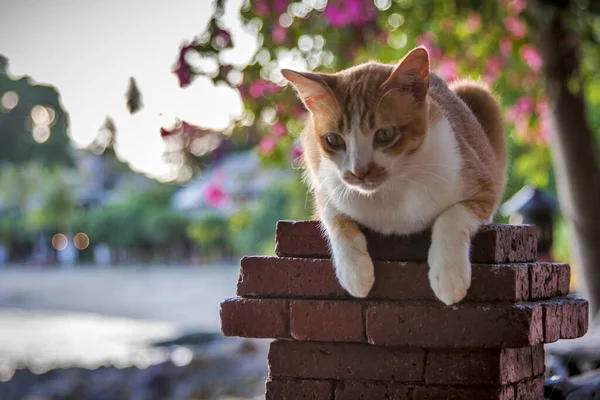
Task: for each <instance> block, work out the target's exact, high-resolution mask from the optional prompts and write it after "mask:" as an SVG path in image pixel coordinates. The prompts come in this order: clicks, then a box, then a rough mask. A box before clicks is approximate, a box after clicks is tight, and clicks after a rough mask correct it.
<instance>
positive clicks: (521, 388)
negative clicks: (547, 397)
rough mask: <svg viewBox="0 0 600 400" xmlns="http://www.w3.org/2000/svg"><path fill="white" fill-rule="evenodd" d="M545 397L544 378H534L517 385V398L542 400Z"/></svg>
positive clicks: (516, 399)
mask: <svg viewBox="0 0 600 400" xmlns="http://www.w3.org/2000/svg"><path fill="white" fill-rule="evenodd" d="M543 398H544V378H543V377H540V378H533V379H529V380H527V381H523V382H519V383H517V384H516V385H515V400H538V399H540V400H542V399H543Z"/></svg>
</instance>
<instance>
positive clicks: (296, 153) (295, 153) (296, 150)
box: [290, 144, 302, 161]
mask: <svg viewBox="0 0 600 400" xmlns="http://www.w3.org/2000/svg"><path fill="white" fill-rule="evenodd" d="M290 157H291V158H292V161H296V160H298V159H299V158H300V157H302V147H300V146H299V145H298V144H295V145H294V146H292V150H291V151H290Z"/></svg>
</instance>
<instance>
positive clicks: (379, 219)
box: [284, 49, 506, 304]
mask: <svg viewBox="0 0 600 400" xmlns="http://www.w3.org/2000/svg"><path fill="white" fill-rule="evenodd" d="M284 74H285V75H286V78H288V79H289V80H290V81H292V83H294V85H295V86H296V88H297V89H298V91H299V93H300V96H301V98H302V100H303V101H304V103H305V104H306V105H307V107H308V108H309V109H310V110H311V114H312V117H311V120H310V122H309V123H308V125H307V127H306V130H305V131H304V133H303V136H302V146H303V150H304V158H305V163H306V167H307V172H308V174H307V178H308V181H309V183H310V185H311V188H312V191H313V192H314V194H315V198H316V204H317V212H318V215H319V218H320V219H321V220H322V222H323V226H324V228H325V230H326V233H327V235H328V237H329V238H330V244H331V249H332V253H333V259H334V264H335V266H336V272H337V276H338V279H339V280H340V282H341V284H342V286H344V288H345V289H347V290H348V291H349V292H350V293H351V294H352V295H354V296H359V297H364V296H366V295H367V294H368V291H369V290H370V288H371V286H372V284H373V282H374V279H375V278H376V277H374V272H373V271H374V269H373V263H372V261H371V259H370V257H369V255H368V252H367V249H366V241H365V238H364V235H363V234H362V233H361V232H360V231H359V229H358V225H357V223H358V224H360V225H363V226H365V227H368V228H371V229H372V230H375V231H378V232H382V233H384V234H392V233H393V234H410V233H414V232H418V231H422V230H425V229H428V228H433V232H432V246H431V249H430V253H429V260H428V261H429V264H430V280H431V285H432V288H433V290H434V292H435V294H436V295H437V296H438V298H440V299H441V300H442V301H444V302H445V303H446V304H452V303H455V302H457V301H460V300H461V299H462V298H463V297H464V295H465V294H466V290H467V289H468V287H469V285H470V279H471V277H470V271H471V270H470V263H469V246H470V237H471V236H472V235H473V233H474V232H475V231H476V230H477V229H478V227H479V225H480V224H482V223H485V222H488V221H490V220H491V218H492V217H493V214H494V212H495V210H496V208H497V206H498V204H499V202H500V199H501V196H502V192H503V190H504V185H505V166H506V149H505V145H504V137H503V129H502V123H501V119H500V111H499V108H498V106H497V104H496V102H495V100H494V98H493V97H492V96H491V95H490V93H489V91H488V90H487V89H486V88H485V87H482V86H480V85H478V84H476V83H474V82H469V81H463V82H459V83H457V84H455V85H453V86H451V87H450V88H449V87H448V86H446V84H445V83H444V82H443V81H442V80H441V79H440V78H439V77H437V76H436V75H434V74H430V73H429V63H428V57H427V53H426V52H425V50H423V49H417V50H414V51H413V52H412V53H410V54H409V55H408V56H407V57H406V58H405V59H404V60H403V61H402V63H401V64H400V65H399V66H397V67H394V66H390V65H384V64H377V63H368V64H364V65H361V66H358V67H354V68H352V69H349V70H346V71H342V72H340V73H338V74H334V75H316V74H302V75H300V74H297V73H293V72H291V71H285V72H284ZM296 74H297V75H296ZM338 132H339V133H338Z"/></svg>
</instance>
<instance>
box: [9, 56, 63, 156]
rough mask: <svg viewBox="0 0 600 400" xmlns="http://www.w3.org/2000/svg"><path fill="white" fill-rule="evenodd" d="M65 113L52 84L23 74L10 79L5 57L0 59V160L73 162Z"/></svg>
mask: <svg viewBox="0 0 600 400" xmlns="http://www.w3.org/2000/svg"><path fill="white" fill-rule="evenodd" d="M67 130H68V115H67V112H66V111H65V110H64V109H63V107H62V104H61V102H60V95H59V94H58V91H57V90H56V89H55V88H54V87H52V86H46V85H37V84H34V83H33V82H32V81H31V79H30V78H29V77H27V76H25V77H22V78H19V79H12V78H11V77H10V76H9V73H8V61H7V59H6V57H2V58H1V59H0V163H2V162H11V163H24V162H28V161H39V162H41V163H42V165H46V166H50V165H68V166H70V165H73V157H72V154H71V147H70V145H69V137H68V135H67Z"/></svg>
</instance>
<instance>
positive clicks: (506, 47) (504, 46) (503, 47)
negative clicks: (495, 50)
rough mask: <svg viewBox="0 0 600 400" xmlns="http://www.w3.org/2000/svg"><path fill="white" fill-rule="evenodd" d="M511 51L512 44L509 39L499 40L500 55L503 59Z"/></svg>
mask: <svg viewBox="0 0 600 400" xmlns="http://www.w3.org/2000/svg"><path fill="white" fill-rule="evenodd" d="M511 51H512V42H511V41H510V39H509V38H507V37H505V38H502V39H500V53H501V54H502V55H503V56H504V57H508V55H509V54H510V52H511Z"/></svg>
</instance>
